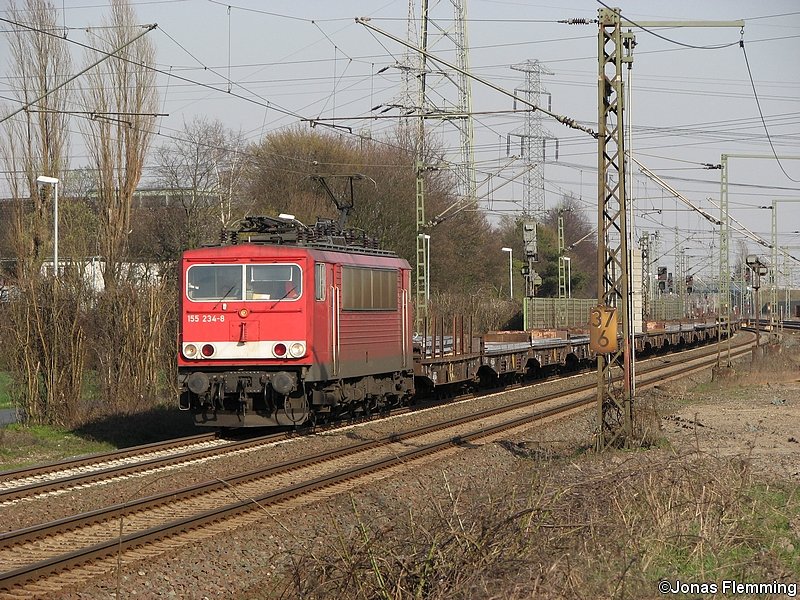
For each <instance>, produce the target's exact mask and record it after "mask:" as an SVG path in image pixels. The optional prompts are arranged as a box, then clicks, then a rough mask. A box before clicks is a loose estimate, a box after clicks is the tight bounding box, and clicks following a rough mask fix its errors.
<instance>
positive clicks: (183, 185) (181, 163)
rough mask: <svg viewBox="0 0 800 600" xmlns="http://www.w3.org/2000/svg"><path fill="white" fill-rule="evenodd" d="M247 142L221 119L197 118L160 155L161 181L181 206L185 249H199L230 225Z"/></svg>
mask: <svg viewBox="0 0 800 600" xmlns="http://www.w3.org/2000/svg"><path fill="white" fill-rule="evenodd" d="M243 146H244V140H243V137H242V135H241V134H240V133H235V132H233V131H231V130H229V129H226V128H225V127H224V126H223V125H222V123H221V122H220V121H218V120H214V121H209V120H208V119H206V118H202V117H201V118H195V119H193V120H192V121H190V122H189V123H185V124H184V127H183V132H182V133H181V134H180V136H178V137H176V138H174V139H173V140H172V141H171V142H169V143H168V144H165V145H163V146H161V147H159V148H157V150H156V162H157V166H156V178H157V181H158V183H159V185H161V186H163V187H165V188H167V190H168V192H169V194H170V197H171V198H172V199H175V200H176V201H177V202H178V203H179V204H180V206H181V208H182V212H183V217H184V230H183V236H182V237H183V239H182V240H181V244H180V245H181V246H182V247H183V248H191V247H195V246H197V245H199V244H200V243H201V242H202V241H203V239H204V238H206V237H208V235H209V234H210V233H211V230H212V229H213V231H214V232H217V231H218V230H219V227H220V226H222V227H224V226H226V225H228V224H230V221H231V219H232V218H233V208H234V204H235V199H236V198H237V197H238V196H239V188H240V186H241V179H242V173H243V171H244V154H243V151H242V148H243Z"/></svg>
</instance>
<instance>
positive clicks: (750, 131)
mask: <svg viewBox="0 0 800 600" xmlns="http://www.w3.org/2000/svg"><path fill="white" fill-rule="evenodd" d="M465 2H466V3H467V14H468V23H467V31H468V43H469V46H470V53H469V63H470V66H471V70H472V71H473V72H474V73H475V74H477V75H479V76H480V77H483V78H485V79H487V80H490V81H491V82H492V83H494V84H496V85H499V86H501V87H503V88H506V89H509V90H512V89H513V88H515V87H520V86H521V85H522V76H521V74H520V73H519V72H517V71H513V70H511V69H510V65H512V64H514V63H519V62H522V61H525V60H528V59H536V60H539V61H540V62H542V63H544V64H545V65H546V66H547V68H549V69H550V71H552V73H553V74H552V75H548V76H546V77H545V78H544V87H545V88H546V90H547V91H548V92H549V93H550V94H551V97H552V109H553V111H554V112H557V113H560V114H563V115H567V116H569V117H571V118H574V119H576V120H578V121H580V122H582V123H585V124H586V125H588V126H589V127H591V128H593V129H594V128H596V126H597V26H596V25H594V24H589V25H566V24H560V23H557V21H558V20H561V19H568V18H585V19H593V18H595V17H596V16H597V10H598V8H600V7H601V5H600V4H599V3H597V2H592V1H590V0H571V1H570V0H567V1H563V2H559V3H555V2H553V3H552V4H542V3H534V2H523V1H516V2H515V1H504V0H465ZM3 3H5V0H4V2H3ZM55 4H56V6H57V7H58V8H59V10H61V8H62V6H63V25H65V26H66V27H67V28H68V37H69V39H72V40H76V41H80V42H83V43H91V35H90V34H87V33H86V31H85V29H86V28H88V27H93V26H98V25H101V24H102V22H103V19H104V13H105V11H107V5H106V4H105V3H103V2H102V1H98V0H56V1H55ZM132 4H133V5H134V6H135V8H136V11H137V14H138V19H139V22H140V23H142V24H145V23H158V29H156V30H154V31H153V32H151V33H150V34H148V35H149V37H150V38H151V39H152V41H153V42H154V44H155V45H156V48H157V56H158V59H157V60H158V67H159V69H160V70H161V71H162V72H163V73H162V74H159V76H158V86H159V94H160V98H161V112H164V113H168V114H169V116H168V117H163V118H160V119H159V121H158V123H157V130H158V131H159V132H160V134H161V136H156V138H155V140H154V144H156V145H160V144H163V143H166V141H167V138H166V137H165V135H179V134H180V131H181V129H182V127H183V123H184V122H185V121H187V120H190V119H191V118H192V117H194V116H205V117H208V118H215V119H219V120H221V121H222V122H223V123H224V124H225V125H226V126H227V127H229V128H232V129H234V130H237V131H238V130H240V131H242V132H243V133H244V134H245V135H246V137H247V139H248V140H250V141H254V142H255V141H258V140H259V139H260V138H261V136H263V135H265V134H267V133H269V132H270V131H274V130H276V129H279V128H284V127H292V126H297V125H298V124H302V121H301V120H300V119H299V118H298V116H300V117H304V118H322V119H333V118H336V119H340V120H339V121H337V122H338V123H339V124H343V125H344V124H346V125H347V126H349V127H351V128H352V129H353V131H354V132H355V133H356V134H364V133H366V132H369V133H370V135H372V136H375V137H378V136H381V135H382V134H383V133H385V132H387V131H388V130H389V129H391V128H392V127H395V126H396V125H397V121H396V120H394V119H382V120H369V119H367V118H366V117H369V116H371V115H375V114H376V113H377V111H375V112H373V111H372V110H371V109H372V108H373V107H375V106H378V105H382V104H391V103H396V102H398V100H399V99H401V98H402V90H403V79H402V74H401V71H400V70H398V69H396V68H389V69H385V70H384V67H391V66H392V65H395V64H396V63H397V62H401V61H402V60H403V57H404V54H405V49H404V48H403V47H401V46H400V45H399V44H397V43H396V42H394V41H392V40H390V39H389V38H386V37H384V36H382V35H380V34H376V33H372V32H370V31H369V30H367V29H366V28H365V27H364V26H362V25H359V24H357V23H355V21H354V18H355V17H358V16H367V17H371V19H372V20H371V23H372V24H374V25H375V26H376V27H378V28H380V29H383V30H386V31H389V32H391V33H393V34H395V35H398V36H400V37H405V35H406V29H407V26H406V16H407V14H408V2H407V1H402V0H398V1H391V2H380V1H378V2H374V1H370V2H367V1H336V2H331V1H305V2H304V1H300V2H297V1H295V2H288V1H278V0H273V1H271V2H263V1H258V0H235V1H233V2H217V1H213V0H142V1H135V0H134V1H133V2H132ZM431 5H432V7H433V8H432V16H433V17H434V18H436V19H438V22H439V23H440V24H441V26H442V27H444V28H449V27H450V23H449V20H450V19H452V8H451V5H450V3H449V2H439V3H437V2H435V0H431ZM617 5H618V6H619V7H620V8H621V9H622V13H623V16H624V17H626V18H628V19H630V20H631V21H642V20H648V21H655V20H682V21H684V20H685V21H697V20H736V19H744V20H745V21H746V25H745V27H744V32H743V34H741V33H740V31H739V29H738V28H713V29H712V28H697V27H693V28H689V27H687V28H670V29H658V30H657V33H658V34H659V35H661V36H663V37H664V38H667V39H661V38H659V37H657V36H656V35H653V34H652V33H649V32H647V31H643V30H635V35H636V42H637V45H636V49H635V53H634V66H633V71H632V80H633V83H632V93H633V100H632V105H631V106H630V107H629V108H630V111H629V115H628V117H629V118H630V120H631V123H632V125H633V152H634V156H635V157H636V158H638V159H639V160H640V161H641V162H642V163H644V164H645V165H647V166H648V167H649V168H651V169H652V170H653V171H654V172H656V173H657V174H658V175H659V176H661V177H664V178H665V179H666V180H667V181H668V182H669V184H670V185H672V186H673V187H674V188H676V189H677V190H679V191H680V192H681V193H683V194H684V195H685V196H686V197H687V198H689V199H690V200H692V201H693V202H695V203H697V204H698V205H700V206H702V207H703V208H705V209H707V210H709V211H710V212H712V213H713V214H715V215H717V214H718V211H717V209H714V208H713V207H712V204H711V203H710V202H709V201H708V200H707V199H708V198H709V197H711V198H713V199H714V201H715V202H716V201H718V199H719V187H720V186H719V171H716V170H706V169H703V168H702V166H701V164H702V163H712V164H717V163H719V162H720V157H721V155H722V154H743V153H748V154H771V153H772V150H771V148H770V145H769V142H768V140H767V135H766V133H765V130H764V126H763V125H762V122H761V118H760V116H759V110H758V106H757V104H756V100H755V97H754V94H753V89H752V87H751V83H750V78H749V75H748V69H747V66H746V64H745V53H744V52H743V50H742V49H741V48H740V46H739V44H738V43H737V42H738V41H739V40H740V38H741V39H744V42H745V50H746V56H747V59H748V61H749V66H750V72H751V73H752V77H753V80H754V82H755V88H756V91H757V93H758V98H759V100H760V103H761V109H762V111H763V115H764V119H765V120H766V123H767V126H768V128H769V135H770V137H771V139H772V143H773V145H774V149H775V151H776V152H777V153H778V154H781V155H794V156H800V60H799V59H800V4H798V3H797V2H796V0H766V1H762V2H753V1H752V0H751V1H735V0H733V1H732V0H724V1H723V0H715V1H705V2H698V1H697V0H694V1H691V2H687V1H683V0H673V1H671V2H666V3H665V2H662V1H658V2H657V1H650V0H639V1H637V2H621V3H617ZM4 29H5V28H4ZM3 35H4V36H7V35H8V34H7V32H5V33H4V34H3ZM5 43H6V40H5V39H2V40H0V48H2V49H4V48H5ZM725 44H733V45H731V46H728V47H725V48H721V49H710V47H714V46H720V45H725ZM434 51H435V50H434ZM442 52H443V54H442V55H443V56H444V57H445V58H448V59H450V60H451V59H452V54H448V53H447V52H446V49H445V47H444V46H442ZM74 55H75V59H76V60H75V64H76V65H79V64H81V63H82V62H83V61H84V60H85V59H84V56H83V51H82V50H81V49H79V48H77V47H76V48H75V49H74ZM3 56H4V58H5V60H7V56H8V54H7V53H6V52H3ZM2 68H3V71H4V72H3V73H2V74H0V75H3V77H0V96H4V97H8V93H7V92H8V86H9V81H8V79H7V78H5V77H4V75H5V74H6V73H7V64H3V67H2ZM76 70H77V67H76ZM169 73H171V74H174V75H179V76H180V77H182V78H185V79H183V80H179V79H177V78H175V77H169V76H168V75H167V74H169ZM228 78H229V79H230V81H231V82H232V83H231V84H230V92H231V93H228V88H229V83H228ZM187 80H188V81H187ZM201 84H203V85H201ZM204 86H206V87H204ZM472 95H473V111H475V112H476V113H481V114H479V115H476V120H475V144H476V153H475V157H476V163H477V170H478V181H479V190H478V191H479V194H484V193H485V192H486V190H487V184H486V183H484V182H485V180H486V179H487V177H488V176H489V175H490V174H494V173H496V172H497V171H498V169H499V167H500V165H502V164H505V163H507V162H508V158H507V156H506V150H507V149H506V136H507V135H508V134H509V133H511V132H514V131H519V129H520V128H521V127H522V119H523V117H522V116H521V115H513V114H508V113H504V114H495V115H492V114H487V113H491V112H492V111H508V110H509V109H511V108H512V104H511V99H509V98H508V97H506V96H503V95H502V94H500V93H498V92H496V91H493V90H491V89H489V88H487V87H485V86H483V85H481V84H479V83H476V82H473V83H472ZM4 110H5V111H9V110H10V105H8V104H5V105H4ZM286 113H290V114H286ZM385 114H387V115H388V114H396V112H395V113H392V112H388V113H385ZM351 117H364V119H363V120H352V119H350V118H351ZM544 125H545V127H546V129H547V130H548V132H549V133H550V134H551V135H552V136H554V137H555V138H558V140H559V157H558V161H555V157H554V156H553V154H552V152H551V151H550V150H548V162H547V164H546V165H545V167H544V169H545V180H546V181H545V189H546V205H547V207H551V206H554V205H555V204H557V203H558V202H559V200H560V198H561V196H562V195H563V194H564V193H567V192H570V193H573V194H575V195H576V196H578V197H579V198H580V199H581V200H582V202H583V203H584V205H585V206H586V209H587V215H588V216H590V217H591V218H592V219H594V218H595V217H594V215H595V211H596V208H595V207H596V203H597V192H596V178H597V144H596V142H595V141H594V140H592V139H591V138H590V137H589V136H587V135H585V134H583V133H580V132H577V131H574V130H571V129H567V128H566V127H564V126H563V125H560V124H559V123H557V122H555V121H551V120H548V119H545V121H544ZM73 129H74V130H76V131H77V130H78V127H77V125H74V126H73ZM432 129H433V130H434V131H435V132H437V133H438V135H439V136H440V137H441V140H442V142H443V144H444V145H445V146H446V147H448V148H450V149H451V150H450V153H449V155H450V157H451V159H452V160H454V161H456V160H458V151H457V143H458V138H457V137H456V136H455V135H454V133H453V129H452V127H449V126H447V125H446V124H443V125H439V126H434V125H432ZM74 147H75V148H76V152H75V156H74V158H73V163H72V165H71V166H72V167H80V166H82V165H84V164H85V161H86V157H85V155H84V154H85V153H83V152H80V151H78V150H77V149H78V148H79V147H80V143H79V142H76V144H75V146H74ZM513 152H514V150H513V149H512V153H513ZM518 168H521V163H518V164H516V165H512V167H510V168H507V169H506V170H504V171H503V172H502V174H501V177H502V176H513V173H514V169H518ZM783 169H784V170H785V171H786V174H784V173H783V172H782V170H781V168H780V166H779V165H778V164H777V162H776V161H775V160H774V159H771V160H753V159H739V158H732V159H730V175H729V177H730V181H731V183H732V184H737V185H732V187H731V188H730V202H731V212H732V215H733V216H734V217H735V218H737V219H738V220H740V221H742V222H743V223H745V224H747V225H748V226H750V227H751V228H752V229H753V230H754V231H755V232H757V233H759V234H760V235H762V236H763V237H765V238H768V237H769V234H770V221H769V212H768V211H766V210H759V209H757V208H755V207H757V206H760V205H768V204H770V203H771V202H772V200H773V199H780V198H782V199H788V198H797V199H800V185H799V184H798V183H797V182H798V181H800V160H785V161H784V162H783ZM634 174H635V175H636V176H635V179H634V184H633V193H634V198H635V200H636V207H637V228H639V231H644V230H649V231H654V230H659V231H660V232H661V236H662V240H663V241H662V251H666V250H669V249H670V248H671V247H672V245H673V243H672V240H673V233H672V232H671V230H672V229H673V228H674V227H675V226H676V225H677V226H678V227H680V228H681V230H682V231H683V232H684V233H683V235H684V236H690V237H689V239H688V240H685V241H681V246H682V247H686V248H689V250H687V253H689V254H690V255H697V256H698V257H699V258H697V259H693V258H690V268H692V270H695V265H696V267H700V266H701V265H705V266H706V267H710V261H709V259H708V258H707V256H708V254H709V248H710V247H711V244H712V237H713V235H712V233H711V229H710V228H711V226H710V224H709V223H708V222H707V221H704V220H703V219H702V218H700V217H698V216H697V215H696V214H693V213H690V212H689V211H688V210H685V207H684V206H683V205H682V204H679V203H677V202H676V201H674V200H672V199H671V198H670V197H669V196H668V194H666V193H664V192H663V191H662V190H661V188H660V187H659V186H657V185H656V184H655V183H653V182H651V181H650V180H649V179H647V178H646V177H644V176H643V175H640V174H639V173H638V169H635V170H634ZM793 180H794V181H793ZM498 181H499V179H498V178H495V185H496V184H497V182H498ZM739 184H748V185H739ZM521 202H522V190H521V188H520V187H519V186H518V185H508V186H506V187H504V188H503V189H502V190H501V191H498V192H497V193H495V194H493V197H492V201H491V203H488V202H483V203H482V206H483V208H484V209H487V210H491V212H492V214H493V216H494V217H497V216H498V215H500V214H508V213H514V212H519V211H520V209H521ZM798 209H800V203H798ZM798 209H794V208H793V206H792V205H791V204H789V203H783V206H780V207H779V211H778V214H779V216H780V224H779V231H780V233H781V235H780V239H779V244H781V245H790V244H794V245H798V246H800V235H798V234H791V233H790V232H792V231H798V230H800V219H798V218H796V215H800V210H798ZM409 210H413V207H411V206H410V207H409ZM659 211H660V212H659ZM567 241H568V242H569V240H567ZM751 245H752V244H751ZM732 247H735V243H734V244H732ZM753 250H755V247H753ZM794 254H795V255H796V256H800V249H797V250H795V251H794ZM704 257H705V258H704ZM664 262H665V263H666V264H668V265H669V266H670V267H672V266H673V265H672V258H670V257H666V258H665V259H664ZM670 270H672V269H671V268H670Z"/></svg>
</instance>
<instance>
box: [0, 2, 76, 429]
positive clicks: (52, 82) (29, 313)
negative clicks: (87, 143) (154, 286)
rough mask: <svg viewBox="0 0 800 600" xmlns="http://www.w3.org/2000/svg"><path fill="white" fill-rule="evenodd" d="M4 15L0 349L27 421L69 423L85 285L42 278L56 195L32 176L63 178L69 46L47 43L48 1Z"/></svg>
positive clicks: (52, 16)
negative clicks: (12, 283) (8, 290)
mask: <svg viewBox="0 0 800 600" xmlns="http://www.w3.org/2000/svg"><path fill="white" fill-rule="evenodd" d="M8 14H9V17H10V20H12V21H14V22H15V23H16V25H14V27H13V30H12V33H11V35H10V37H9V49H10V60H9V72H10V75H11V76H10V78H9V82H10V84H9V85H10V87H11V90H10V93H11V95H13V97H14V99H15V100H16V102H17V103H18V104H17V105H15V106H14V107H13V109H14V110H15V111H16V114H14V111H12V112H11V113H10V114H11V117H10V118H8V119H7V120H6V121H5V130H4V134H5V138H6V143H5V144H3V149H4V152H5V154H4V157H3V158H4V159H5V161H6V164H7V166H8V171H9V187H10V189H11V192H12V195H13V198H14V200H15V210H14V218H13V226H12V228H11V231H10V237H11V247H12V248H13V250H12V252H13V254H14V256H15V258H16V270H15V271H16V285H17V288H18V289H19V290H20V297H21V298H22V300H21V301H20V302H13V303H9V304H8V305H7V306H4V307H3V316H2V318H0V338H1V339H3V340H5V341H6V342H7V343H6V344H5V345H3V347H2V348H0V351H2V353H3V354H4V356H3V358H4V359H5V362H6V364H7V368H8V369H9V370H10V371H11V373H12V378H13V380H14V382H15V388H14V389H15V395H16V398H17V400H18V403H19V406H20V408H21V411H22V414H23V415H24V417H25V418H27V419H28V420H30V421H32V422H35V423H59V424H71V423H73V422H74V420H75V418H76V415H77V414H78V413H79V412H80V410H79V408H78V402H77V399H78V398H79V397H80V393H81V388H82V384H83V374H84V370H83V364H84V360H85V358H86V355H87V347H86V343H85V336H84V334H83V330H82V326H81V323H82V321H83V307H85V306H86V304H87V302H86V287H85V285H84V282H83V280H82V278H81V277H79V276H76V274H75V273H74V272H71V273H64V274H63V276H62V277H58V278H56V277H49V276H43V275H42V273H41V265H42V262H43V260H44V258H45V257H46V256H47V255H48V254H49V251H50V247H51V244H52V239H53V236H52V231H53V193H52V192H53V190H52V188H51V187H47V188H45V189H44V190H42V192H40V191H39V190H37V187H36V178H37V176H39V175H47V176H50V177H58V178H59V179H60V180H61V182H62V183H63V180H64V174H65V173H66V170H67V156H68V131H67V125H68V115H67V112H66V111H67V109H68V107H69V98H70V91H71V90H70V87H69V86H68V85H63V84H64V82H65V81H68V79H69V76H70V72H71V70H72V67H71V61H70V55H69V52H68V51H67V48H66V41H65V40H63V39H61V38H60V37H59V36H58V35H53V33H54V32H56V31H58V30H59V29H58V25H57V12H56V9H55V7H54V6H53V4H52V3H51V2H48V1H47V0H27V1H26V2H25V3H24V4H21V5H17V4H16V3H15V2H14V1H13V0H12V2H11V3H10V5H9V8H8ZM20 108H24V110H19V109H20ZM62 189H63V186H62ZM60 220H61V219H60Z"/></svg>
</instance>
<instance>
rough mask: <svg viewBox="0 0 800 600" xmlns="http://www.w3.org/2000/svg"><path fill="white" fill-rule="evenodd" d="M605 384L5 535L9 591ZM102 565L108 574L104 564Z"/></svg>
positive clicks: (504, 427) (653, 378)
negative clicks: (177, 516)
mask: <svg viewBox="0 0 800 600" xmlns="http://www.w3.org/2000/svg"><path fill="white" fill-rule="evenodd" d="M749 349H750V343H749V341H748V342H745V343H742V344H739V345H737V346H735V347H734V349H733V353H734V355H740V354H745V353H747V352H749ZM663 358H664V357H662V360H660V361H659V360H657V361H656V362H655V363H653V362H651V363H649V364H648V366H647V367H644V366H642V367H643V368H640V370H639V373H640V377H641V378H640V382H639V384H638V385H639V387H640V388H641V387H643V386H645V387H646V386H652V385H656V384H658V383H661V382H663V381H664V380H665V377H666V376H665V374H664V372H665V370H666V369H673V370H675V364H674V363H672V362H670V364H669V365H665V361H664V360H663ZM715 359H716V350H714V349H713V348H710V349H708V350H707V351H706V352H704V353H702V354H701V355H700V356H698V357H695V358H692V359H690V360H687V361H685V362H684V363H683V364H682V365H681V368H680V369H679V372H676V373H673V374H672V375H671V377H684V376H685V375H686V374H687V373H689V372H692V371H697V370H702V369H705V368H707V367H708V366H710V365H711V364H713V363H714V362H715ZM595 387H596V382H589V383H586V384H579V385H576V386H575V387H574V388H573V389H571V390H569V391H559V392H555V393H553V394H549V395H547V396H541V397H539V398H535V399H524V400H520V401H517V402H512V403H510V404H507V405H505V406H502V407H495V408H492V409H488V410H484V411H481V412H479V413H475V414H471V415H468V416H465V417H461V418H459V419H455V420H452V421H445V422H441V423H436V424H433V425H429V426H425V427H421V428H417V429H414V430H410V431H406V432H404V433H400V434H395V435H390V436H385V437H381V438H379V439H375V440H367V441H360V442H357V443H352V444H350V445H348V446H346V447H343V448H340V449H338V450H336V451H325V452H323V453H320V454H314V455H309V456H305V457H298V458H296V459H293V460H290V461H287V462H284V463H281V464H277V465H272V466H269V467H265V468H262V469H258V470H254V471H251V472H247V473H242V474H239V475H236V476H233V477H229V478H227V479H226V480H224V481H222V480H217V481H209V482H205V483H202V484H198V485H195V486H191V487H188V488H185V489H182V490H178V491H173V492H169V493H166V494H162V495H158V496H152V497H149V498H144V499H141V500H136V501H134V502H130V503H126V504H122V505H117V506H112V507H108V508H106V509H102V510H97V511H93V512H91V513H86V514H81V515H76V516H73V517H69V518H65V519H61V520H59V521H54V522H51V523H45V524H42V525H37V526H35V527H29V528H26V529H23V530H19V531H14V532H10V533H7V534H4V535H0V564H3V565H4V569H5V572H3V573H0V589H5V590H7V591H9V592H10V593H11V592H13V593H14V594H15V597H25V594H26V592H25V587H24V586H26V585H27V584H28V583H29V582H31V581H35V580H36V581H37V583H36V586H35V588H34V589H35V590H39V591H41V590H43V589H52V588H50V587H49V586H51V585H52V586H59V587H60V586H61V585H63V584H61V583H59V581H60V580H61V578H62V577H63V575H62V574H61V573H62V572H63V571H64V570H67V569H77V571H74V572H73V576H74V577H78V578H80V577H81V576H82V575H80V572H81V570H82V569H81V565H84V564H87V563H90V562H91V563H95V564H96V561H100V562H105V563H106V567H105V569H108V568H113V565H114V563H115V559H114V556H115V555H120V556H121V555H122V554H123V553H125V552H126V551H128V550H130V549H132V548H139V550H137V554H138V556H139V557H141V555H142V550H141V547H142V546H145V547H146V546H147V545H148V544H157V543H158V542H159V541H160V540H164V539H166V538H175V537H176V536H186V537H187V539H188V538H192V537H193V536H198V535H199V536H202V535H203V531H204V529H205V528H208V527H209V526H212V524H214V523H220V522H221V521H225V520H229V519H234V520H236V519H242V518H249V519H256V518H258V517H259V516H260V515H259V514H258V511H260V510H262V509H264V508H265V507H267V506H274V505H276V504H279V503H282V502H285V501H287V500H289V499H292V498H298V497H302V496H306V495H308V494H314V493H319V492H323V493H326V492H327V493H331V492H334V491H337V490H338V489H340V488H341V487H343V486H348V485H354V483H355V482H356V481H357V480H360V479H361V478H363V477H366V476H368V475H371V474H374V473H377V472H379V471H385V470H387V469H392V468H394V467H398V466H400V467H407V464H408V463H409V462H410V461H415V460H420V459H422V458H423V457H426V456H431V455H434V454H438V453H441V452H443V451H445V450H448V449H451V448H453V447H454V446H458V445H461V444H465V443H469V442H474V441H477V440H480V439H485V438H487V437H491V436H494V435H497V434H500V433H504V432H507V431H509V430H511V429H514V428H517V427H521V426H526V425H528V424H530V423H531V422H534V421H537V420H541V419H545V418H548V417H552V416H556V415H560V414H564V413H566V412H570V411H573V410H576V409H581V408H583V407H584V406H586V405H587V404H591V403H593V402H594V401H595V395H594V393H593V392H594V390H595ZM565 397H566V398H567V399H566V400H564V398H565ZM531 407H534V410H531ZM176 515H181V516H180V517H179V518H176ZM173 543H174V542H173ZM94 568H95V569H101V570H105V569H103V568H101V566H100V565H97V564H96V566H95V567H94ZM69 579H71V577H68V578H67V581H69ZM78 580H80V579H78ZM20 586H22V587H20Z"/></svg>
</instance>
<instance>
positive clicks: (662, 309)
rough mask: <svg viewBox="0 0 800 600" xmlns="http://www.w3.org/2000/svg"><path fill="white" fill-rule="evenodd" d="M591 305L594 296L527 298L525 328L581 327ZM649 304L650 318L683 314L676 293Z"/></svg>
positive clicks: (662, 319) (667, 317)
mask: <svg viewBox="0 0 800 600" xmlns="http://www.w3.org/2000/svg"><path fill="white" fill-rule="evenodd" d="M595 306H597V299H595V298H588V299H587V298H530V299H529V300H528V328H529V329H546V328H551V327H585V326H586V324H587V323H588V321H589V312H590V311H591V310H592V308H594V307H595ZM650 306H651V308H650V315H648V317H649V318H650V319H654V320H660V321H668V320H671V319H680V318H682V317H684V314H683V312H684V307H683V306H682V303H681V301H680V299H678V298H677V297H663V298H656V299H654V300H652V301H651V303H650Z"/></svg>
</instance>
